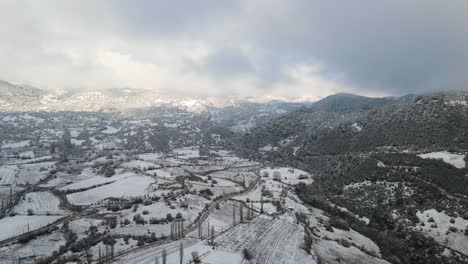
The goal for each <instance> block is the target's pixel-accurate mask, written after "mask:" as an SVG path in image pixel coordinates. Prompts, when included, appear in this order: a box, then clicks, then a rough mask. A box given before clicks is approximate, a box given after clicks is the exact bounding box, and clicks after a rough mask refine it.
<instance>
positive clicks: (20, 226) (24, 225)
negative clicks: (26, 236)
mask: <svg viewBox="0 0 468 264" xmlns="http://www.w3.org/2000/svg"><path fill="white" fill-rule="evenodd" d="M61 217H63V216H46V215H33V216H28V215H16V216H12V217H8V216H7V217H5V218H3V219H0V230H2V232H0V240H4V239H7V238H10V237H14V236H18V235H21V234H23V233H25V232H27V231H28V228H29V230H33V229H37V228H40V227H43V226H45V225H47V224H50V223H52V222H54V221H56V220H58V219H59V218H61Z"/></svg>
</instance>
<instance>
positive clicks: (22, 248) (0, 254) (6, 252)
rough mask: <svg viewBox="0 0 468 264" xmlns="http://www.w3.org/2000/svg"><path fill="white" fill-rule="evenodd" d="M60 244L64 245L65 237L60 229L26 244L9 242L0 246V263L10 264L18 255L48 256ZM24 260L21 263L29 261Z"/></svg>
mask: <svg viewBox="0 0 468 264" xmlns="http://www.w3.org/2000/svg"><path fill="white" fill-rule="evenodd" d="M61 245H65V239H64V238H63V236H62V234H61V233H60V231H55V232H53V233H51V234H48V235H45V236H41V237H39V238H37V239H34V240H31V241H30V242H28V243H27V244H9V245H7V246H4V247H2V248H0V263H2V264H3V263H5V264H7V263H8V264H10V263H13V260H15V261H17V260H18V257H21V258H30V257H31V258H32V257H45V256H49V255H51V254H52V252H54V251H55V250H58V249H59V247H60V246H61ZM25 261H26V260H23V261H22V262H21V263H29V262H25ZM31 263H33V262H31Z"/></svg>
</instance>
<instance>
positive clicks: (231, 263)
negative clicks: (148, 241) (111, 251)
mask: <svg viewBox="0 0 468 264" xmlns="http://www.w3.org/2000/svg"><path fill="white" fill-rule="evenodd" d="M180 243H182V245H183V247H184V254H183V260H182V263H190V261H191V260H192V252H197V253H198V256H203V257H202V263H213V264H240V263H242V255H241V254H240V253H232V252H226V251H224V250H222V249H219V248H216V249H215V250H213V249H212V248H211V247H210V246H208V245H207V244H206V243H205V242H200V241H198V240H196V239H183V240H181V241H175V242H171V243H168V244H165V245H162V246H155V247H151V248H147V249H144V250H142V251H139V252H136V253H134V254H131V255H128V256H125V257H123V258H121V259H119V260H117V261H115V262H114V263H119V264H120V263H121V264H124V263H125V264H153V263H155V258H156V257H157V258H158V259H159V263H162V257H161V255H162V251H163V250H166V252H167V263H168V264H176V263H180V257H179V247H180Z"/></svg>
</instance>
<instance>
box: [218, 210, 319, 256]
mask: <svg viewBox="0 0 468 264" xmlns="http://www.w3.org/2000/svg"><path fill="white" fill-rule="evenodd" d="M303 236H304V232H303V229H302V227H301V226H299V225H297V224H295V223H291V222H287V221H282V220H279V219H271V218H267V217H264V216H259V217H257V218H255V219H254V220H252V222H250V223H245V224H240V225H237V226H236V227H234V228H233V229H230V230H229V231H228V232H226V233H224V234H222V235H220V236H219V237H217V238H216V239H215V242H216V243H217V244H218V248H219V249H221V250H225V251H227V252H232V253H240V252H242V250H243V249H244V248H247V249H249V251H251V252H252V254H253V257H254V263H262V264H272V263H278V264H282V263H285V264H296V263H316V262H315V260H314V257H313V256H311V255H308V254H307V253H306V252H304V250H303V249H301V248H300V246H301V244H302V241H303ZM246 263H247V262H246Z"/></svg>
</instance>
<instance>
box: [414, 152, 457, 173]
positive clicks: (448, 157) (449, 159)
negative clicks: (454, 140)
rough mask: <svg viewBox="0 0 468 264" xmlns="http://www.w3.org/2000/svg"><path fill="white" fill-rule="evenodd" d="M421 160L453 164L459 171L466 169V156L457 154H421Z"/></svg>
mask: <svg viewBox="0 0 468 264" xmlns="http://www.w3.org/2000/svg"><path fill="white" fill-rule="evenodd" d="M418 156H419V157H420V158H423V159H440V160H443V161H444V162H446V163H448V164H451V165H453V166H455V167H457V168H459V169H462V168H465V166H466V164H465V160H464V159H465V155H463V154H456V153H450V152H448V151H441V152H430V153H425V154H419V155H418Z"/></svg>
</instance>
